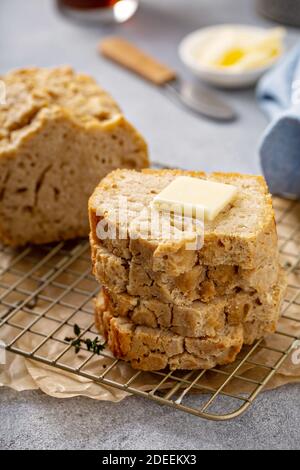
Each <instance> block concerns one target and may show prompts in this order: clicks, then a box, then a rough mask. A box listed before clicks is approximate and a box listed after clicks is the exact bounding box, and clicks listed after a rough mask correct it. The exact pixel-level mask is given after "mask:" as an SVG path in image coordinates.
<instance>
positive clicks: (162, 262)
mask: <svg viewBox="0 0 300 470" xmlns="http://www.w3.org/2000/svg"><path fill="white" fill-rule="evenodd" d="M184 175H186V176H193V177H195V178H202V179H206V180H209V181H215V182H222V183H226V184H231V185H234V186H236V187H237V188H238V193H237V196H236V198H235V199H234V200H233V201H232V203H231V204H229V205H228V207H226V208H225V209H224V210H223V211H222V212H221V213H220V214H219V215H218V216H217V217H216V218H215V219H214V220H213V221H206V222H205V231H204V244H203V247H202V248H201V249H199V250H186V241H187V238H186V233H185V232H184V231H180V230H178V233H177V235H179V236H178V237H177V239H176V240H174V239H170V238H168V237H164V234H163V233H158V234H157V236H155V234H154V236H152V238H151V239H146V238H145V237H143V234H142V233H140V232H139V229H138V227H139V226H142V225H143V223H144V222H147V217H150V214H149V215H148V214H147V210H148V209H147V208H149V207H150V206H151V204H152V201H153V199H154V197H155V195H156V194H158V193H159V192H160V191H162V190H163V189H164V188H165V187H166V186H167V185H168V184H170V182H172V181H173V180H174V179H175V178H176V177H177V176H184ZM120 196H122V197H125V198H127V213H128V218H127V220H128V223H129V224H131V225H132V226H133V227H134V226H135V223H136V222H137V223H136V226H137V229H136V231H135V233H134V237H131V236H130V233H129V234H128V236H127V237H126V238H124V237H119V236H118V234H119V233H122V232H123V231H124V230H123V227H122V224H121V223H120V224H119V223H118V222H117V223H115V214H116V211H117V210H118V201H119V197H120ZM89 214H90V225H91V232H92V236H93V237H94V239H95V240H97V233H96V228H97V223H98V221H99V219H100V218H101V219H104V220H105V222H106V224H107V227H109V228H111V229H112V231H115V232H116V233H117V237H115V238H114V239H109V238H107V239H106V240H102V241H101V243H102V244H103V245H104V246H105V247H106V248H107V249H108V250H109V251H111V252H113V253H114V254H116V255H117V256H120V257H122V258H124V259H128V260H130V259H132V257H133V256H140V257H142V258H144V259H147V260H148V263H150V265H151V269H152V270H153V271H160V272H164V273H168V274H170V275H172V276H178V275H180V274H183V273H185V272H188V271H190V269H192V267H193V266H194V265H195V264H197V263H200V264H204V265H220V264H227V265H239V266H240V267H242V268H244V269H253V268H256V267H257V266H258V265H260V264H261V263H263V262H264V261H265V260H266V258H270V257H272V256H277V233H276V226H275V219H274V211H273V207H272V200H271V195H270V194H269V191H268V188H267V185H266V183H265V180H264V178H263V177H261V176H252V175H240V174H231V173H213V174H205V173H203V172H193V171H183V170H182V171H181V170H151V169H149V170H144V171H141V172H139V171H135V170H116V171H114V172H112V173H111V174H109V175H108V176H107V177H105V178H104V179H103V180H102V181H101V182H100V184H99V185H98V187H97V188H96V189H95V191H94V193H93V195H92V197H91V198H90V200H89Z"/></svg>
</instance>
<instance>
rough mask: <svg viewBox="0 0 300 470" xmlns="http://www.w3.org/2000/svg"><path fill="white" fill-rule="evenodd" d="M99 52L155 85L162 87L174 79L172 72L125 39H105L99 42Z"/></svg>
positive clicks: (174, 75)
mask: <svg viewBox="0 0 300 470" xmlns="http://www.w3.org/2000/svg"><path fill="white" fill-rule="evenodd" d="M99 51H100V52H101V54H102V55H104V56H105V57H107V58H109V59H111V60H113V61H115V62H117V63H118V64H120V65H123V66H124V67H126V68H128V69H129V70H131V71H132V72H135V73H137V74H138V75H141V76H142V77H143V78H146V79H147V80H149V81H151V82H153V83H155V84H156V85H163V84H165V83H167V82H169V81H170V80H173V79H174V78H176V74H175V72H174V71H173V70H171V69H169V68H168V67H166V66H165V65H163V64H160V63H159V62H157V61H156V60H155V59H153V58H152V57H150V56H149V55H147V54H145V53H144V52H143V51H141V50H140V49H138V48H137V47H136V46H134V45H133V44H131V43H130V42H128V41H126V40H125V39H122V38H119V37H109V38H106V39H104V40H103V41H101V42H100V44H99Z"/></svg>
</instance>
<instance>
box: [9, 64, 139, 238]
mask: <svg viewBox="0 0 300 470" xmlns="http://www.w3.org/2000/svg"><path fill="white" fill-rule="evenodd" d="M1 80H2V81H4V83H5V86H6V104H5V105H2V106H1V107H0V241H2V242H5V243H8V244H10V245H23V244H26V243H27V242H32V243H45V242H51V241H56V240H63V239H68V238H73V237H77V236H86V235H87V234H88V217H87V209H86V208H87V201H88V198H89V196H90V195H91V193H92V191H93V189H94V187H95V186H96V184H97V183H98V182H99V180H100V179H101V178H102V177H103V176H105V175H106V174H107V173H109V172H111V171H112V170H113V169H115V168H121V167H125V168H138V169H139V168H143V167H146V166H148V157H147V147H146V144H145V142H144V140H143V138H142V137H141V136H140V134H139V133H138V132H137V131H136V130H135V129H134V128H133V127H132V126H131V124H129V123H128V121H127V120H126V119H125V118H124V116H123V115H122V113H121V111H120V109H119V107H118V106H117V104H116V103H115V102H114V101H113V99H112V98H111V97H110V96H109V95H108V94H107V93H105V92H104V91H103V90H102V89H101V88H100V87H99V86H98V85H97V84H96V82H95V81H94V80H93V79H92V78H90V77H88V76H86V75H82V74H76V73H75V72H74V71H73V70H72V69H71V68H69V67H60V68H56V69H52V70H51V69H41V68H32V69H23V70H17V71H14V72H11V73H8V74H7V75H5V76H1Z"/></svg>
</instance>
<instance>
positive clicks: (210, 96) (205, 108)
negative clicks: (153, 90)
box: [99, 37, 236, 121]
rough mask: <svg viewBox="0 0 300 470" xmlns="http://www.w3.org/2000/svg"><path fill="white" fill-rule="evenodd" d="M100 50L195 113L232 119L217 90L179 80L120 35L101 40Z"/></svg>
mask: <svg viewBox="0 0 300 470" xmlns="http://www.w3.org/2000/svg"><path fill="white" fill-rule="evenodd" d="M99 51H100V53H101V54H102V55H103V56H104V57H107V58H108V59H110V60H113V61H114V62H116V63H118V64H119V65H122V66H123V67H126V68H127V69H129V70H131V71H132V72H134V73H136V74H138V75H140V76H141V77H143V78H144V79H146V80H148V81H150V82H151V83H153V84H155V85H157V86H159V87H160V88H162V89H163V90H165V91H167V92H168V93H169V95H170V96H171V97H173V98H176V99H177V101H178V100H179V101H180V102H181V103H182V104H183V105H184V106H185V107H186V108H188V109H189V110H192V111H193V112H194V113H197V114H201V115H202V116H206V117H208V118H210V119H215V120H220V121H221V120H222V121H232V120H233V119H234V118H235V117H236V114H235V112H234V110H233V109H232V108H231V107H230V106H229V105H228V104H227V103H225V102H224V101H223V99H222V98H221V97H219V95H218V94H217V93H216V92H214V91H211V90H210V89H208V88H206V87H204V86H203V85H200V84H193V83H186V82H184V81H181V80H180V78H179V77H177V74H176V72H175V71H174V70H172V69H170V68H169V67H168V66H166V65H164V64H161V63H159V62H158V61H157V60H156V59H154V58H153V57H151V56H149V55H148V54H146V53H145V52H143V51H141V50H140V49H139V48H137V47H136V46H135V45H134V44H131V43H130V42H128V41H126V40H125V39H123V38H120V37H108V38H105V39H103V40H102V41H101V43H100V44H99Z"/></svg>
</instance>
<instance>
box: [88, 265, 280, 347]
mask: <svg viewBox="0 0 300 470" xmlns="http://www.w3.org/2000/svg"><path fill="white" fill-rule="evenodd" d="M277 281H278V282H277V284H276V285H275V286H273V288H272V289H271V290H270V293H264V294H257V293H253V292H251V293H246V292H242V291H241V292H239V293H236V294H232V295H229V296H221V297H215V298H214V299H213V300H212V301H211V302H209V303H204V302H200V301H194V302H192V303H191V304H190V305H188V306H179V305H175V304H173V303H164V302H160V301H159V300H158V299H157V298H155V297H152V298H148V299H145V298H143V297H133V296H131V295H129V294H115V293H113V292H110V291H109V290H108V289H107V287H103V288H102V290H101V292H100V294H99V296H98V300H97V301H96V304H97V305H98V304H100V305H105V309H106V310H108V311H109V312H110V313H111V314H112V315H114V316H116V317H126V318H128V319H129V320H130V321H132V322H133V323H134V324H136V325H142V326H147V327H151V328H161V329H167V330H169V331H171V332H172V333H177V334H179V335H182V336H190V337H201V336H202V337H203V336H211V337H213V336H217V335H219V334H220V331H221V330H223V329H224V327H225V325H226V324H228V325H229V326H236V325H239V324H243V325H244V324H246V325H247V327H246V330H247V331H246V335H245V336H246V338H245V339H244V342H245V343H247V344H249V339H248V338H252V337H253V338H254V339H253V340H251V341H250V343H252V342H253V341H254V340H255V339H257V338H260V337H262V336H264V335H265V334H267V333H270V332H273V331H274V329H275V327H276V323H277V320H278V318H279V315H280V310H281V304H282V300H283V296H284V292H285V286H286V282H285V274H284V273H283V272H282V271H281V273H280V277H279V278H278V280H277ZM252 324H253V325H255V329H256V328H259V334H253V333H252V332H250V325H252ZM259 325H260V326H259Z"/></svg>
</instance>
